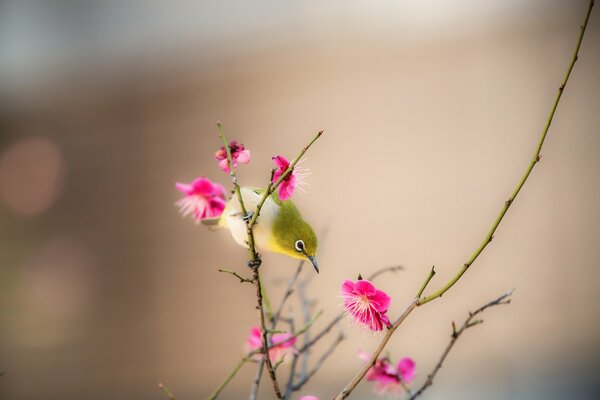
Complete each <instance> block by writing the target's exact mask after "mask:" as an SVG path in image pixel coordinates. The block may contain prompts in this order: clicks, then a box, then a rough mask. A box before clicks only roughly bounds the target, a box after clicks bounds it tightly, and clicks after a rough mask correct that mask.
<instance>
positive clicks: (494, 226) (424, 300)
mask: <svg viewBox="0 0 600 400" xmlns="http://www.w3.org/2000/svg"><path fill="white" fill-rule="evenodd" d="M593 7H594V0H591V1H590V3H589V6H588V9H587V13H586V16H585V20H584V22H583V25H581V30H580V32H579V38H578V39H577V45H576V46H575V51H574V52H573V56H572V57H571V62H570V63H569V67H568V68H567V73H566V74H565V77H564V79H563V81H562V83H561V85H560V86H559V87H558V93H557V94H556V98H555V100H554V104H553V105H552V109H551V110H550V115H548V119H547V121H546V125H545V126H544V130H543V131H542V135H541V137H540V140H539V142H538V145H537V147H536V149H535V152H534V153H533V157H532V158H531V161H530V162H529V165H528V166H527V169H526V170H525V173H524V174H523V176H522V177H521V180H520V181H519V183H518V184H517V186H516V187H515V189H514V190H513V192H512V194H511V195H510V197H509V198H508V200H506V202H505V203H504V206H503V207H502V209H501V210H500V214H499V215H498V217H496V220H495V221H494V223H493V224H492V227H491V228H490V230H489V232H488V234H487V235H486V236H485V238H484V239H483V241H482V242H481V244H480V245H479V247H478V248H477V249H475V251H474V252H473V254H471V257H469V259H468V260H467V262H466V263H464V264H463V266H462V267H461V268H460V270H459V271H458V273H457V274H456V275H455V276H454V277H453V278H452V279H450V281H448V282H447V283H446V284H445V285H444V286H442V287H441V288H440V289H438V290H437V291H435V292H434V293H432V294H430V295H429V296H426V297H424V298H422V299H420V300H419V305H423V304H425V303H429V302H430V301H432V300H435V299H437V298H438V297H441V296H442V295H443V294H444V293H446V292H447V291H448V290H449V289H450V288H451V287H452V286H454V284H455V283H456V282H458V280H459V279H460V278H461V277H462V276H463V274H464V273H465V272H467V270H468V269H469V267H470V266H471V265H473V263H474V262H475V260H476V259H477V257H479V255H480V254H481V253H482V252H483V250H484V249H485V248H486V247H487V245H488V244H489V243H490V242H491V241H492V239H493V238H494V233H495V232H496V229H498V226H499V225H500V222H502V219H503V218H504V215H506V212H507V211H508V209H509V208H510V206H511V205H512V203H513V202H514V201H515V199H516V198H517V195H518V194H519V192H520V191H521V188H523V185H525V182H526V181H527V178H529V175H530V174H531V171H532V170H533V167H535V165H536V164H537V163H538V162H539V161H540V152H541V150H542V146H543V145H544V140H546V135H547V134H548V130H549V129H550V125H551V124H552V119H553V118H554V113H555V112H556V108H557V107H558V102H559V101H560V98H561V97H562V94H563V92H564V90H565V87H566V86H567V81H568V80H569V77H570V76H571V71H572V70H573V67H574V66H575V62H576V61H577V58H578V54H579V48H580V47H581V42H582V40H583V35H584V33H585V30H586V28H587V25H588V21H589V19H590V14H591V13H592V8H593Z"/></svg>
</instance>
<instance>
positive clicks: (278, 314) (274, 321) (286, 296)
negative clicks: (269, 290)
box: [271, 260, 304, 329]
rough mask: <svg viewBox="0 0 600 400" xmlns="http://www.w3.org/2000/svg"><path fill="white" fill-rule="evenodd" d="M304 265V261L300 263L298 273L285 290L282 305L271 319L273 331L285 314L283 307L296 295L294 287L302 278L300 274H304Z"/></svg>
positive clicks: (280, 304)
mask: <svg viewBox="0 0 600 400" xmlns="http://www.w3.org/2000/svg"><path fill="white" fill-rule="evenodd" d="M303 265H304V260H302V261H300V262H299V263H298V267H297V268H296V272H295V273H294V275H293V276H292V279H290V281H289V282H288V286H287V289H286V290H285V293H284V294H283V298H282V299H281V303H279V307H278V308H277V311H275V314H273V317H272V318H271V327H272V329H275V326H276V325H277V322H279V318H280V317H281V313H282V312H283V307H284V306H285V303H286V301H287V300H288V299H289V298H290V296H291V295H292V293H294V285H295V284H296V281H297V280H298V277H299V276H300V272H302V266H303Z"/></svg>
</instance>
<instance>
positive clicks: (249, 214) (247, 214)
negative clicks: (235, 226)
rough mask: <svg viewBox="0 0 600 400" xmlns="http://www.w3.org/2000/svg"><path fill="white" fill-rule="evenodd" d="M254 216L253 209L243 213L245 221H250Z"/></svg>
mask: <svg viewBox="0 0 600 400" xmlns="http://www.w3.org/2000/svg"><path fill="white" fill-rule="evenodd" d="M253 216H254V213H253V212H252V211H248V212H247V213H246V215H242V220H243V221H245V222H250V220H251V219H252V217H253Z"/></svg>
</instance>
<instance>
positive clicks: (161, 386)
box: [158, 382, 176, 400]
mask: <svg viewBox="0 0 600 400" xmlns="http://www.w3.org/2000/svg"><path fill="white" fill-rule="evenodd" d="M158 388H159V389H160V390H161V391H162V392H163V393H164V394H165V396H167V399H169V400H176V399H175V396H174V395H173V393H172V392H171V391H170V390H169V388H168V387H166V386H165V385H164V384H163V383H162V382H161V383H159V384H158Z"/></svg>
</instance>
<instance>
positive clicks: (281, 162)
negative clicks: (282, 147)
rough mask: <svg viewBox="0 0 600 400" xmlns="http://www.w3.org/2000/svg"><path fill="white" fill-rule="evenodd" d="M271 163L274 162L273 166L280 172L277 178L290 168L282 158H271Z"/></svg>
mask: <svg viewBox="0 0 600 400" xmlns="http://www.w3.org/2000/svg"><path fill="white" fill-rule="evenodd" d="M273 161H274V162H275V165H276V166H277V167H279V169H280V170H281V173H280V174H279V176H281V174H283V173H284V172H285V171H286V170H287V169H288V168H289V167H290V163H289V162H288V160H287V159H286V158H285V157H283V156H275V157H273Z"/></svg>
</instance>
